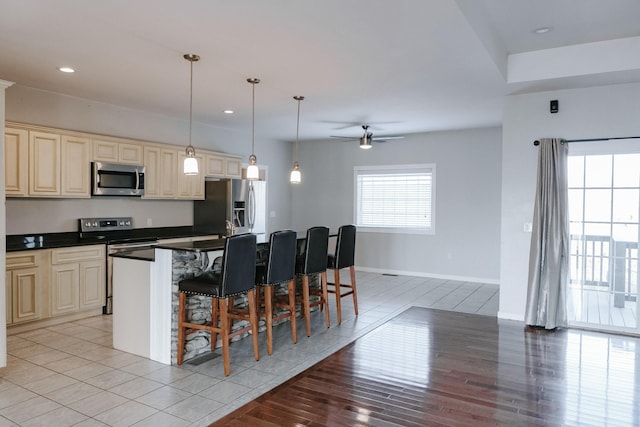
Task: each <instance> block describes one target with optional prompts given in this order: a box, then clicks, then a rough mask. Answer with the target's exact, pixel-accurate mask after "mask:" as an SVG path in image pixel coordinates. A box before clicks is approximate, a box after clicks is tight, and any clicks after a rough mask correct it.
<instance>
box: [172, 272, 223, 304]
mask: <svg viewBox="0 0 640 427" xmlns="http://www.w3.org/2000/svg"><path fill="white" fill-rule="evenodd" d="M221 289H222V274H220V273H217V272H214V271H206V272H204V273H203V274H201V275H199V276H196V277H191V278H189V279H183V280H181V281H180V283H179V284H178V290H179V291H180V292H185V293H188V294H195V295H203V296H209V297H214V298H218V297H220V296H221V294H220V290H221Z"/></svg>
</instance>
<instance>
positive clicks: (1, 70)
mask: <svg viewBox="0 0 640 427" xmlns="http://www.w3.org/2000/svg"><path fill="white" fill-rule="evenodd" d="M638 18H640V2H638V1H637V0H607V1H602V0H581V1H579V2H578V1H575V0H537V1H530V0H457V1H454V0H428V1H427V0H399V1H398V0H349V1H345V0H323V1H313V0H270V1H264V0H236V1H231V0H226V1H225V0H183V1H175V0H137V1H131V0H109V1H104V0H101V1H98V0H83V1H77V0H56V1H51V0H0V79H4V80H9V81H13V82H16V83H17V84H18V85H21V86H26V87H32V88H37V89H42V90H47V91H53V92H58V93H62V94H66V95H71V96H75V97H80V98H86V99H91V100H96V101H100V102H104V103H109V104H115V105H118V106H123V107H127V108H132V109H138V110H144V111H148V112H153V113H157V114H160V115H166V116H172V117H179V118H184V119H185V120H187V119H188V111H189V63H188V62H187V61H185V60H184V59H183V54H185V53H195V54H198V55H200V57H201V60H200V61H199V62H196V63H195V64H194V66H193V91H194V93H193V115H194V116H193V118H194V121H198V122H202V123H206V124H209V125H212V126H214V127H220V128H223V129H227V130H228V129H231V130H238V131H240V132H246V131H250V126H251V85H250V84H249V83H247V81H246V79H247V78H249V77H257V78H260V79H261V83H260V84H258V85H257V86H256V87H255V92H256V95H255V96H256V106H255V111H256V139H259V138H270V139H278V140H286V141H291V140H294V139H295V130H296V127H295V125H296V122H295V120H296V111H297V104H296V101H294V100H293V96H294V95H303V96H305V97H306V99H305V100H304V101H303V102H302V104H301V123H300V138H301V140H310V139H313V140H317V139H327V138H328V137H329V136H330V135H345V136H360V134H361V133H362V130H361V129H360V125H362V124H369V125H371V130H372V131H373V132H374V133H375V135H376V136H384V135H393V134H408V133H416V132H431V131H440V130H450V129H461V128H469V127H484V126H496V125H499V124H500V123H501V120H502V99H503V97H504V96H505V95H507V94H511V93H518V92H526V91H539V90H548V89H555V88H558V87H563V88H565V87H579V86H584V85H602V84H612V83H620V82H628V81H640V66H638V67H636V66H635V64H631V65H627V66H626V67H627V69H621V70H616V71H618V72H602V71H601V70H600V71H599V72H598V71H594V72H590V71H589V70H585V72H584V73H581V75H576V76H575V78H574V76H571V75H567V74H564V75H562V76H560V75H559V78H553V76H551V78H550V77H549V76H547V75H545V76H543V77H541V78H537V77H535V76H533V77H531V76H529V77H525V78H524V79H522V78H519V79H515V81H517V82H515V83H514V82H512V83H510V81H512V79H511V78H510V75H511V74H510V73H511V71H512V70H511V67H512V65H513V64H511V62H510V61H511V59H512V58H513V57H514V55H513V54H520V56H518V55H515V56H518V58H520V59H522V58H524V59H526V58H527V57H526V55H528V53H530V52H534V53H535V52H538V53H539V52H545V51H549V52H551V51H553V52H556V53H557V52H558V51H557V48H563V47H565V46H569V45H578V44H584V43H593V42H600V41H612V40H615V39H626V38H632V39H630V40H635V38H637V37H638V36H640V26H639V25H638ZM540 27H552V31H550V32H547V33H545V34H535V33H534V32H533V30H534V29H536V28H540ZM554 49H556V50H555V51H554ZM523 55H524V56H523ZM635 55H636V56H637V51H636V53H635ZM592 59H593V60H595V59H597V58H592ZM63 65H65V66H71V67H73V68H75V69H76V70H77V71H76V73H74V74H63V73H61V72H59V71H57V67H59V66H63ZM587 68H588V67H587ZM9 90H11V89H9ZM225 109H232V110H234V111H235V114H233V115H228V114H224V113H223V110H225Z"/></svg>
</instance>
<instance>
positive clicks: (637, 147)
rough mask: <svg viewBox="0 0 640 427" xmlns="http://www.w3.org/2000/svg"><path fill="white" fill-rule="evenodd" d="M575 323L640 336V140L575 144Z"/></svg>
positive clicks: (572, 205)
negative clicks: (639, 317) (639, 280)
mask: <svg viewBox="0 0 640 427" xmlns="http://www.w3.org/2000/svg"><path fill="white" fill-rule="evenodd" d="M568 173H569V176H568V178H569V219H570V231H571V255H570V261H569V262H570V275H571V276H570V281H569V296H568V303H569V307H568V308H569V324H570V325H574V326H587V327H590V328H596V329H603V330H614V331H622V332H632V333H640V321H639V319H638V313H640V311H639V310H638V309H639V304H640V300H639V298H638V277H639V276H638V274H639V272H638V241H639V239H640V237H639V234H638V233H640V221H639V218H640V139H626V140H618V141H614V140H609V141H602V142H584V143H571V145H570V146H569V168H568Z"/></svg>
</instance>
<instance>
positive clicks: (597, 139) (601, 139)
mask: <svg viewBox="0 0 640 427" xmlns="http://www.w3.org/2000/svg"><path fill="white" fill-rule="evenodd" d="M634 138H640V136H619V137H615V138H591V139H567V140H565V141H564V142H566V143H569V142H594V141H609V140H611V139H634ZM533 145H535V146H536V147H537V146H538V145H540V141H539V140H537V139H536V140H535V141H533Z"/></svg>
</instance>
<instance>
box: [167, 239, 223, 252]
mask: <svg viewBox="0 0 640 427" xmlns="http://www.w3.org/2000/svg"><path fill="white" fill-rule="evenodd" d="M156 248H159V249H171V250H174V251H191V252H209V251H219V250H223V249H224V239H212V240H198V241H196V242H181V243H168V244H166V245H163V244H159V245H158V246H156Z"/></svg>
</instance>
